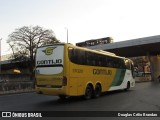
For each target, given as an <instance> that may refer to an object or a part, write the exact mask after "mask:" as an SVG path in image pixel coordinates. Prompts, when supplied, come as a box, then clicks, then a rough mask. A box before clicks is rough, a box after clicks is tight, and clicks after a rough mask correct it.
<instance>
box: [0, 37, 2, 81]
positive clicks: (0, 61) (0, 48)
mask: <svg viewBox="0 0 160 120" xmlns="http://www.w3.org/2000/svg"><path fill="white" fill-rule="evenodd" d="M1 40H2V38H1V39H0V80H1V75H2V74H1Z"/></svg>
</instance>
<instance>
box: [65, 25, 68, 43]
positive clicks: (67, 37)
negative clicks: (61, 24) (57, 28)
mask: <svg viewBox="0 0 160 120" xmlns="http://www.w3.org/2000/svg"><path fill="white" fill-rule="evenodd" d="M65 29H66V31H67V43H68V28H66V27H65Z"/></svg>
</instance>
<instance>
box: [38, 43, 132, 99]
mask: <svg viewBox="0 0 160 120" xmlns="http://www.w3.org/2000/svg"><path fill="white" fill-rule="evenodd" d="M35 64H36V68H35V79H36V86H35V90H36V92H37V93H38V94H44V95H54V96H59V98H60V99H64V98H66V97H68V96H84V98H85V99H90V98H94V97H95V98H96V97H99V96H100V95H101V93H102V92H106V91H113V90H120V89H124V90H129V89H130V88H131V87H134V86H135V80H134V66H133V62H132V60H130V59H128V58H125V57H120V56H117V55H115V54H114V53H111V52H106V51H103V50H91V49H88V48H83V47H78V46H74V45H72V44H68V43H58V44H54V45H48V46H43V47H39V48H37V51H36V63H35Z"/></svg>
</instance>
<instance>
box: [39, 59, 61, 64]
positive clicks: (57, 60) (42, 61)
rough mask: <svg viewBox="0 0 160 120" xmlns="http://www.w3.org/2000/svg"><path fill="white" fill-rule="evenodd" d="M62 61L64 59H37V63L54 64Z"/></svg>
mask: <svg viewBox="0 0 160 120" xmlns="http://www.w3.org/2000/svg"><path fill="white" fill-rule="evenodd" d="M61 63H62V59H56V60H38V61H37V65H52V64H61Z"/></svg>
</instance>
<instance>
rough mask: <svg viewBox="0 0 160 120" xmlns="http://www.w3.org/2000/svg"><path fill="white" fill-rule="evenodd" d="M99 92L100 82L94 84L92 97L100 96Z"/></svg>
mask: <svg viewBox="0 0 160 120" xmlns="http://www.w3.org/2000/svg"><path fill="white" fill-rule="evenodd" d="M101 92H102V87H101V85H100V84H96V86H95V90H94V97H95V98H97V97H99V96H101Z"/></svg>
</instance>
